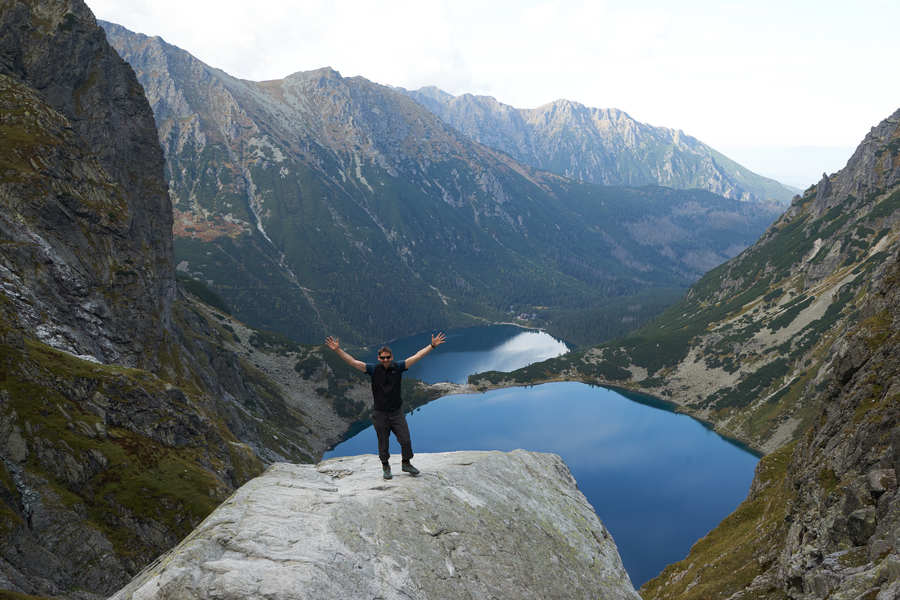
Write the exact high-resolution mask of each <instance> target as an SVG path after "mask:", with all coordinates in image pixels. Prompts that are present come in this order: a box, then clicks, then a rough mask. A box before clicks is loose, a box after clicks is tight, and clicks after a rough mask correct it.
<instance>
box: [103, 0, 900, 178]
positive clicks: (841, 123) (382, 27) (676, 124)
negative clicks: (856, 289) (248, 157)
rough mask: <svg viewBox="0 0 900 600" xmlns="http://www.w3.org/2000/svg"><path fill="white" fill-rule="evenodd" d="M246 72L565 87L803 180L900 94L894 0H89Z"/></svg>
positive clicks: (466, 87)
mask: <svg viewBox="0 0 900 600" xmlns="http://www.w3.org/2000/svg"><path fill="white" fill-rule="evenodd" d="M87 4H88V6H90V7H91V9H92V10H93V11H94V13H95V15H96V16H97V17H98V18H101V19H106V20H109V21H113V22H115V23H118V24H120V25H123V26H125V27H127V28H129V29H131V30H133V31H138V32H141V33H145V34H147V35H159V36H161V37H163V38H164V39H165V40H166V41H167V42H169V43H171V44H175V45H176V46H179V47H181V48H183V49H184V50H187V51H188V52H190V53H191V54H193V55H194V56H196V57H197V58H199V59H200V60H202V61H204V62H206V63H208V64H210V65H212V66H214V67H218V68H220V69H223V70H224V71H226V72H228V73H230V74H232V75H235V76H237V77H242V78H245V79H253V80H264V79H278V78H282V77H284V76H286V75H288V74H290V73H293V72H296V71H306V70H310V69H316V68H319V67H323V66H331V67H333V68H335V69H337V70H338V71H340V72H341V74H342V75H344V76H353V75H362V76H363V77H366V78H367V79H370V80H372V81H376V82H378V83H383V84H389V85H396V86H402V87H405V88H410V89H415V88H418V87H421V86H425V85H436V86H438V87H440V88H441V89H443V90H445V91H448V92H450V93H452V94H462V93H474V94H486V95H490V96H493V97H495V98H496V99H497V100H499V101H500V102H504V103H506V104H511V105H513V106H516V107H518V108H532V107H535V106H539V105H541V104H545V103H547V102H551V101H553V100H556V99H558V98H567V99H570V100H575V101H577V102H581V103H583V104H586V105H588V106H595V107H600V108H611V107H614V108H619V109H621V110H624V111H626V112H627V113H629V114H630V115H631V116H632V117H634V118H635V119H637V120H639V121H642V122H645V123H648V124H650V125H657V126H665V127H673V128H677V129H681V130H683V131H684V132H685V133H687V134H689V135H693V136H695V137H697V138H699V139H700V140H701V141H703V142H705V143H707V144H709V145H710V146H712V147H714V148H716V149H718V150H720V151H722V152H724V153H725V154H726V155H728V156H730V157H731V158H733V159H735V160H737V161H738V162H740V163H742V164H744V165H745V166H747V167H749V168H751V169H754V170H756V171H757V172H760V173H762V174H764V175H769V176H772V177H775V178H777V179H779V180H781V181H783V182H784V183H788V184H791V185H795V186H798V187H805V186H806V185H809V184H811V183H814V182H815V181H816V180H817V179H818V177H819V176H820V175H821V173H822V172H823V171H828V172H829V173H830V172H833V171H836V170H837V169H839V168H841V167H842V166H843V165H844V163H846V160H847V158H849V156H850V153H851V152H852V150H853V148H855V147H856V145H857V144H858V143H859V142H860V141H861V140H862V138H863V137H864V136H865V134H866V133H867V132H868V131H869V129H870V128H871V127H872V126H874V125H876V124H877V123H878V122H879V121H881V120H882V119H884V118H885V117H887V116H889V115H890V114H891V113H893V112H894V111H895V110H896V109H897V108H900V77H897V76H896V72H895V71H894V69H896V68H897V67H896V61H897V59H898V57H900V34H898V33H897V31H898V30H897V27H898V24H900V1H898V0H855V1H854V2H849V1H843V0H818V1H809V2H807V1H799V0H798V1H793V0H755V1H747V2H731V1H728V0H710V1H701V0H679V1H677V2H672V1H671V0H659V1H656V0H631V1H630V2H625V1H624V0H620V1H619V2H606V1H603V0H595V1H589V2H576V1H571V2H569V1H557V2H532V1H528V0H517V1H505V0H493V1H492V0H478V1H471V0H447V1H444V0H441V1H428V0H417V1H407V0H394V1H390V2H389V1H379V0H368V1H364V0H360V1H355V0H354V1H350V0H294V1H290V0H262V1H256V2H248V1H247V0H239V1H238V0H215V1H213V0H87Z"/></svg>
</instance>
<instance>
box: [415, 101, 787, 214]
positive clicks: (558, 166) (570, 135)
mask: <svg viewBox="0 0 900 600" xmlns="http://www.w3.org/2000/svg"><path fill="white" fill-rule="evenodd" d="M398 89H400V90H401V91H403V92H404V93H405V94H407V95H409V96H410V97H411V98H413V99H415V100H416V102H419V103H420V104H422V106H425V107H426V108H428V109H429V110H430V111H432V112H433V113H434V114H436V115H438V116H439V117H440V118H441V119H442V120H444V121H445V122H446V123H448V124H449V125H451V126H453V127H454V128H456V129H457V130H459V131H460V132H462V133H464V134H465V135H467V136H469V137H470V138H472V139H473V140H476V141H478V142H481V143H482V144H485V145H487V146H490V147H491V148H495V149H497V150H501V151H503V152H505V153H506V154H508V155H510V156H511V157H513V158H515V159H516V160H518V161H519V162H521V163H524V164H526V165H530V166H532V167H535V168H538V169H544V170H547V171H551V172H553V173H557V174H559V175H564V176H565V177H569V178H572V179H575V180H578V181H586V182H589V183H601V184H605V185H627V186H642V185H662V186H666V187H672V188H677V189H691V188H698V189H704V190H707V191H710V192H713V193H716V194H720V195H722V196H725V197H726V198H735V199H738V200H745V201H757V202H765V201H769V202H774V203H776V204H780V205H787V204H788V203H789V202H790V200H791V198H792V197H793V196H795V195H796V194H797V192H798V191H799V190H795V189H793V188H790V187H788V186H785V185H782V184H781V183H778V182H777V181H775V180H774V179H770V178H767V177H763V176H761V175H757V174H756V173H753V172H752V171H750V170H749V169H747V168H745V167H743V166H741V165H739V164H738V163H736V162H735V161H733V160H731V159H730V158H728V157H727V156H724V155H723V154H722V153H720V152H717V151H716V150H714V149H712V148H710V147H709V146H707V145H706V144H704V143H703V142H701V141H700V140H698V139H696V138H694V137H691V136H689V135H687V134H685V133H684V132H683V131H681V130H679V129H670V128H667V127H654V126H652V125H647V124H646V123H641V122H639V121H636V120H635V119H633V118H632V117H631V116H629V115H628V114H627V113H626V112H624V111H621V110H618V109H615V108H592V107H588V106H584V105H583V104H579V103H578V102H573V101H571V100H557V101H555V102H551V103H549V104H544V105H542V106H539V107H537V108H532V109H521V108H514V107H512V106H509V105H507V104H503V103H501V102H498V101H497V100H496V99H494V98H492V97H490V96H475V95H472V94H462V95H460V96H453V95H451V94H448V93H446V92H444V91H443V90H440V89H438V88H436V87H433V86H432V87H424V88H420V89H418V90H413V91H408V90H403V89H402V88H398Z"/></svg>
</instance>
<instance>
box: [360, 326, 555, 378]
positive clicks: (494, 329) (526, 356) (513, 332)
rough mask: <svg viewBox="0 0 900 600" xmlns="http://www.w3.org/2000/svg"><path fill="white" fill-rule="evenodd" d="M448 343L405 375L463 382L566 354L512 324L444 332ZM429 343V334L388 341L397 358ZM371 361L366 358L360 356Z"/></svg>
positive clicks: (544, 337) (549, 340)
mask: <svg viewBox="0 0 900 600" xmlns="http://www.w3.org/2000/svg"><path fill="white" fill-rule="evenodd" d="M446 334H447V343H446V344H444V345H442V346H440V347H439V348H438V349H437V350H435V351H433V352H432V353H431V354H429V355H428V357H427V358H424V359H422V360H421V361H420V362H419V363H418V364H415V365H413V367H412V368H411V369H410V370H409V373H408V375H409V376H410V377H415V378H416V379H421V380H422V381H427V382H428V383H436V382H438V381H450V382H453V383H465V382H466V379H467V378H468V377H469V375H471V374H473V373H482V372H484V371H513V370H515V369H519V368H521V367H524V366H526V365H530V364H531V363H533V362H539V361H542V360H547V359H548V358H553V357H555V356H559V355H560V354H565V353H566V352H568V350H569V349H568V348H567V347H566V345H565V344H564V343H563V342H561V341H559V340H557V339H556V338H554V337H553V336H551V335H549V334H547V333H544V332H543V331H534V330H531V329H522V328H521V327H516V326H514V325H493V326H490V327H468V328H466V329H451V330H449V331H447V332H446ZM429 343H431V334H430V333H426V334H421V335H416V336H413V337H408V338H404V339H402V340H395V341H393V342H390V343H389V344H388V346H390V347H391V350H392V351H393V353H394V357H395V359H396V360H402V359H405V358H407V357H409V356H411V355H413V354H415V353H416V352H418V351H419V350H421V349H422V348H424V347H425V346H426V345H427V344H429ZM360 360H363V361H365V362H373V361H371V360H369V359H368V358H360Z"/></svg>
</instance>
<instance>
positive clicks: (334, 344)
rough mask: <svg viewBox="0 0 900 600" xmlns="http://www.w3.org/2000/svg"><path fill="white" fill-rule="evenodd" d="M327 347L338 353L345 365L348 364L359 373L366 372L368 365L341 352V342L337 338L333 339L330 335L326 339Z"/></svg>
mask: <svg viewBox="0 0 900 600" xmlns="http://www.w3.org/2000/svg"><path fill="white" fill-rule="evenodd" d="M325 345H326V346H328V347H329V348H331V349H332V350H334V351H335V352H337V355H338V356H340V357H341V359H342V360H343V361H344V362H345V363H347V364H348V365H350V366H351V367H353V368H354V369H356V370H357V371H365V370H366V363H364V362H362V361H361V360H356V359H355V358H353V357H352V356H350V355H349V354H347V353H346V352H344V351H343V350H341V342H340V340H339V339H337V338H336V337H331V336H330V335H329V336H328V337H327V338H325Z"/></svg>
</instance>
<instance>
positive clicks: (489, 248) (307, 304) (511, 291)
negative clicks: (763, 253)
mask: <svg viewBox="0 0 900 600" xmlns="http://www.w3.org/2000/svg"><path fill="white" fill-rule="evenodd" d="M102 26H103V27H104V28H105V29H106V32H107V37H108V39H109V40H110V43H111V44H112V45H113V47H115V48H116V49H117V50H118V52H119V53H120V54H121V55H122V57H123V58H125V59H126V60H127V61H129V63H130V64H131V65H132V67H133V68H134V70H135V73H136V75H137V77H138V80H139V81H140V82H141V84H142V85H143V87H144V89H145V90H146V93H147V97H148V100H149V102H150V105H151V107H152V108H153V110H154V115H155V118H156V122H157V127H158V130H159V137H160V140H161V143H162V146H163V149H164V151H165V155H166V172H167V174H168V177H169V186H170V187H169V191H170V196H171V198H172V203H173V210H174V214H175V225H174V230H175V259H176V263H177V266H178V269H179V271H181V272H183V273H185V274H188V275H190V276H191V277H193V278H196V279H199V280H203V281H204V282H206V284H207V285H209V286H211V287H212V288H213V289H214V290H215V291H216V292H217V293H218V294H219V295H220V296H221V297H222V298H223V299H224V300H225V301H226V302H227V304H228V305H229V306H230V307H231V309H232V310H233V312H234V313H235V314H236V315H237V316H238V317H240V318H241V319H243V320H244V321H246V322H248V323H250V324H252V325H254V326H257V327H262V328H265V329H270V330H272V331H278V332H281V333H283V334H285V335H288V336H290V337H292V338H294V339H295V340H299V341H303V342H317V341H319V340H321V339H322V337H323V336H324V335H326V334H328V333H331V334H336V335H340V336H344V337H346V338H347V339H349V340H354V341H356V342H357V343H371V342H373V340H387V339H392V338H394V337H398V336H401V335H405V334H411V333H415V332H419V331H423V330H427V329H429V328H433V327H446V326H449V325H453V324H456V325H460V324H472V323H476V322H479V321H481V320H484V319H488V320H509V319H511V318H512V317H513V316H515V315H520V314H527V315H533V316H534V317H533V318H532V319H531V320H530V321H529V322H531V323H532V324H534V323H535V322H541V323H544V324H547V323H552V320H553V317H554V316H555V315H556V314H557V313H561V312H565V311H575V312H577V311H579V310H583V309H584V308H585V307H589V306H594V305H598V304H602V303H604V302H605V301H607V300H608V299H610V298H624V297H628V296H631V295H634V294H640V293H642V292H647V291H648V290H654V289H662V288H666V289H672V288H682V287H684V286H686V285H687V284H689V283H690V282H692V281H694V280H695V279H696V278H697V277H699V276H700V274H702V273H703V272H704V271H705V270H707V269H709V268H710V267H712V266H714V265H716V264H719V263H720V262H721V261H723V260H725V259H727V258H728V257H730V256H733V255H735V254H736V253H737V252H739V251H740V250H741V249H743V248H744V247H746V246H747V245H749V244H750V243H752V242H753V241H754V240H755V239H756V237H757V236H758V235H759V233H761V232H762V231H763V230H764V228H765V226H766V225H768V223H770V222H771V219H773V218H774V217H775V215H776V214H777V212H778V209H776V208H774V207H772V206H770V205H764V204H760V203H756V202H739V201H737V200H734V199H728V198H723V197H721V196H718V195H715V194H712V193H709V192H706V191H702V190H674V189H669V188H661V187H658V186H647V187H641V188H625V187H609V186H598V185H593V184H586V183H581V182H577V181H574V180H571V179H567V178H564V177H561V176H558V175H555V174H553V173H550V172H548V171H541V170H537V169H534V168H531V167H529V166H526V165H523V164H522V163H519V162H517V161H515V160H514V159H513V158H511V157H510V156H509V155H507V154H506V153H503V152H500V151H497V150H494V149H492V148H490V147H488V146H486V145H483V144H480V143H478V142H476V141H473V140H471V139H470V138H469V137H467V136H465V135H463V134H462V133H460V132H459V131H457V130H456V129H454V128H453V127H451V126H449V125H447V124H446V123H444V122H443V121H441V120H440V119H439V118H438V117H437V116H435V115H434V114H432V113H431V112H430V111H429V110H426V109H425V108H424V107H423V106H421V105H420V104H419V103H417V102H415V101H413V100H412V99H410V98H409V97H408V96H406V95H405V94H403V93H401V92H399V91H397V90H395V89H392V88H389V87H386V86H382V85H378V84H375V83H372V82H370V81H368V80H366V79H364V78H361V77H352V78H344V77H342V76H341V75H340V74H339V73H337V72H336V71H334V70H331V69H328V68H325V69H320V70H316V71H310V72H302V73H295V74H293V75H290V76H288V77H286V78H284V79H281V80H273V81H264V82H250V81H244V80H240V79H237V78H234V77H231V76H229V75H228V74H226V73H224V72H222V71H220V70H218V69H215V68H212V67H210V66H208V65H205V64H204V63H202V62H201V61H199V60H197V59H196V58H194V57H193V56H191V55H190V54H189V53H187V52H185V51H184V50H181V49H179V48H176V47H174V46H171V45H169V44H167V43H165V42H164V41H163V40H161V39H160V38H158V37H156V38H153V37H147V36H144V35H141V34H135V33H132V32H130V31H128V30H126V29H124V28H122V27H120V26H117V25H114V24H111V23H102ZM554 311H555V312H554ZM541 319H543V320H542V321H541ZM582 320H583V319H582Z"/></svg>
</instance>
